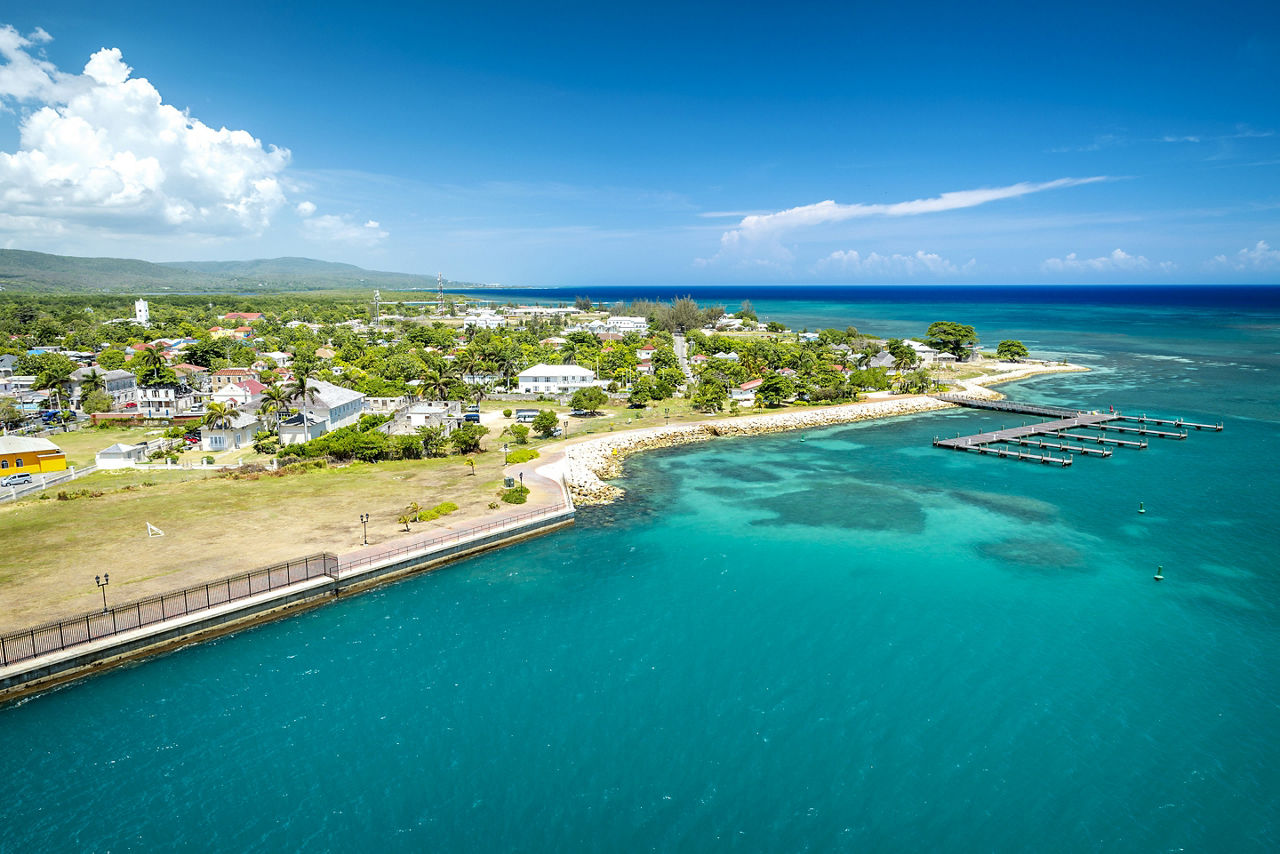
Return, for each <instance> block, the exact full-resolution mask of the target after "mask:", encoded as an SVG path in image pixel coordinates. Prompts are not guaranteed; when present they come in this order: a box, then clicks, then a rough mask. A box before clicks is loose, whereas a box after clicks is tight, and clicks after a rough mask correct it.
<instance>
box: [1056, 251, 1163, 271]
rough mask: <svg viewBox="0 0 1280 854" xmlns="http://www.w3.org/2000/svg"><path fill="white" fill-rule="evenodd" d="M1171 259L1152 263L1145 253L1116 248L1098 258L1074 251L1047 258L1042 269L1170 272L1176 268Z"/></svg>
mask: <svg viewBox="0 0 1280 854" xmlns="http://www.w3.org/2000/svg"><path fill="white" fill-rule="evenodd" d="M1174 266H1175V265H1174V264H1173V263H1172V262H1171V261H1160V262H1158V263H1152V261H1151V260H1150V259H1148V258H1147V257H1146V256H1143V255H1130V254H1129V253H1128V252H1125V251H1124V250H1123V249H1116V250H1114V251H1113V252H1112V253H1111V254H1110V255H1102V256H1100V257H1098V258H1081V257H1079V256H1078V255H1076V253H1074V252H1072V253H1070V254H1069V255H1067V256H1066V257H1065V258H1046V259H1045V260H1044V261H1043V262H1042V263H1041V264H1040V269H1041V270H1044V271H1045V272H1046V273H1068V272H1072V273H1114V272H1135V271H1142V270H1159V271H1161V272H1169V271H1171V270H1173V269H1174Z"/></svg>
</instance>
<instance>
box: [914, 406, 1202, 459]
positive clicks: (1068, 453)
mask: <svg viewBox="0 0 1280 854" xmlns="http://www.w3.org/2000/svg"><path fill="white" fill-rule="evenodd" d="M934 397H935V398H937V399H938V400H941V401H945V402H946V403H954V404H957V405H959V406H967V407H969V408H971V409H986V410H991V411H994V412H1007V413H1010V414H1016V415H1036V416H1039V417H1042V418H1049V419H1050V420H1048V421H1041V422H1038V423H1036V424H1024V425H1022V426H1020V427H1007V428H1005V427H1002V428H1001V429H999V430H992V431H990V432H987V433H976V434H974V435H972V436H956V437H955V438H954V439H940V438H936V437H935V438H934V440H933V446H934V447H935V448H947V449H949V450H953V451H967V452H969V453H975V454H983V455H986V456H995V457H1001V458H1003V459H1013V460H1021V461H1024V462H1033V463H1040V464H1042V465H1055V466H1059V467H1061V468H1066V467H1067V466H1069V465H1071V464H1072V463H1073V462H1074V461H1075V456H1074V455H1075V454H1079V455H1080V456H1084V457H1100V458H1103V459H1105V458H1107V457H1110V456H1111V455H1112V454H1113V453H1114V452H1115V450H1118V449H1121V448H1124V449H1131V450H1138V451H1142V450H1146V448H1147V443H1146V441H1145V439H1146V437H1148V436H1149V437H1152V438H1156V439H1173V440H1183V439H1186V438H1187V432H1186V431H1187V429H1195V430H1213V431H1215V432H1221V431H1222V424H1221V423H1219V424H1197V423H1195V422H1192V421H1184V420H1183V419H1181V418H1177V419H1170V418H1149V417H1148V416H1147V415H1145V414H1143V415H1123V414H1121V413H1119V412H1114V411H1111V412H1101V411H1097V410H1094V411H1086V410H1081V409H1067V408H1064V407H1059V406H1041V405H1037V404H1027V403H1016V402H1014V401H1009V400H979V399H977V398H972V397H964V396H962V395H958V394H936V395H934ZM1133 424H1136V425H1138V426H1130V425H1133ZM1148 425H1152V426H1148ZM1153 427H1173V428H1174V429H1173V430H1157V429H1153ZM1081 430H1085V431H1093V430H1096V431H1097V432H1096V433H1092V432H1086V433H1081V432H1078V431H1081ZM1072 431H1077V432H1072ZM1108 432H1110V433H1115V434H1120V435H1121V436H1137V437H1139V438H1137V439H1136V440H1135V439H1131V438H1114V437H1112V436H1108V435H1105V434H1106V433H1108ZM1053 440H1056V441H1053ZM1072 442H1074V443H1076V444H1070V443H1072ZM1086 444H1092V445H1098V446H1100V447H1095V448H1089V447H1086ZM1006 446H1013V447H1006ZM1024 448H1035V449H1037V450H1040V451H1045V452H1046V453H1042V454H1037V453H1032V452H1028V451H1025V450H1023V449H1024ZM1113 449H1115V450H1113ZM1050 451H1057V452H1059V454H1061V455H1060V456H1056V457H1055V456H1053V454H1052V453H1048V452H1050Z"/></svg>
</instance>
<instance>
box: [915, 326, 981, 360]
mask: <svg viewBox="0 0 1280 854" xmlns="http://www.w3.org/2000/svg"><path fill="white" fill-rule="evenodd" d="M927 336H928V337H926V338H925V342H926V343H927V344H928V345H929V346H930V347H934V348H936V349H937V350H939V351H941V352H944V353H950V354H951V355H953V356H955V357H956V358H957V359H964V358H966V357H967V356H968V351H967V350H966V349H965V346H966V345H971V344H977V343H978V333H977V332H975V331H974V328H973V327H972V326H966V325H964V324H963V323H955V322H953V321H950V320H939V321H937V322H936V323H931V324H929V331H928V333H927Z"/></svg>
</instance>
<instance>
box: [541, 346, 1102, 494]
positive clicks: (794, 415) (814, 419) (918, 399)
mask: <svg viewBox="0 0 1280 854" xmlns="http://www.w3.org/2000/svg"><path fill="white" fill-rule="evenodd" d="M1084 370H1088V369H1087V368H1082V367H1080V366H1078V365H1027V366H1025V367H1022V368H1018V369H1014V370H1012V371H1007V372H1001V373H998V374H988V375H984V376H981V377H977V378H975V379H972V380H966V381H964V382H963V383H961V385H962V386H963V388H964V391H965V392H966V393H967V394H971V395H973V396H975V397H983V398H988V399H998V398H1001V397H1003V395H1002V394H1000V393H999V392H995V391H991V390H990V389H988V388H986V387H985V386H986V385H987V384H993V383H998V382H1008V381H1010V380H1019V379H1024V378H1026V377H1030V376H1034V375H1037V374H1046V373H1062V372H1070V371H1084ZM954 405H955V404H951V403H945V402H943V401H940V400H935V399H933V398H931V397H925V396H914V397H899V398H892V399H886V400H871V401H863V402H861V403H849V404H845V405H843V406H830V407H824V408H822V409H800V410H786V411H783V412H772V413H762V414H759V415H744V416H741V417H739V418H732V419H725V420H719V421H699V422H695V423H693V424H674V425H668V426H664V427H650V428H646V429H641V430H629V431H627V432H625V433H611V434H609V435H607V436H600V437H598V438H594V439H588V440H586V441H583V442H578V443H576V444H573V445H570V446H569V447H567V448H565V449H564V458H563V463H562V466H561V467H560V475H561V477H562V478H563V482H564V485H565V487H566V488H567V489H568V491H569V494H570V496H572V498H573V501H574V503H575V504H577V505H579V506H582V505H590V504H608V503H609V502H611V501H615V500H616V499H618V498H620V497H621V496H622V495H623V490H622V489H621V488H619V487H617V486H613V485H612V484H608V483H605V481H606V480H611V479H613V478H617V477H619V476H621V474H622V461H623V460H624V459H626V458H627V457H628V456H629V455H631V454H634V453H638V452H640V451H648V450H652V449H654V448H669V447H674V446H676V445H687V444H691V443H693V442H705V441H708V440H710V439H715V438H717V437H721V436H759V435H764V434H766V433H781V432H783V431H786V430H802V429H812V428H817V427H829V426H832V425H835V424H849V423H853V422H855V421H868V420H871V419H874V418H889V417H893V416H897V415H912V414H915V413H919V412H930V411H933V410H936V409H947V408H950V407H952V406H954Z"/></svg>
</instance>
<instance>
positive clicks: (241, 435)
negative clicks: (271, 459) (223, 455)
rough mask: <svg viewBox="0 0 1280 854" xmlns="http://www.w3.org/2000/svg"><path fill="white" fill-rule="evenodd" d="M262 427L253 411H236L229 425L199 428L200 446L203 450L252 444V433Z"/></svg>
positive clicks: (234, 447)
mask: <svg viewBox="0 0 1280 854" xmlns="http://www.w3.org/2000/svg"><path fill="white" fill-rule="evenodd" d="M261 429H262V421H261V420H260V419H259V418H258V416H257V415H256V414H254V413H253V412H248V411H245V412H237V413H236V414H235V415H234V416H232V419H231V426H229V427H221V428H213V427H210V426H208V425H205V426H203V427H201V428H200V448H201V449H202V450H205V451H227V450H231V449H239V448H242V447H248V446H249V445H252V444H253V434H254V433H256V432H258V431H259V430H261Z"/></svg>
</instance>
